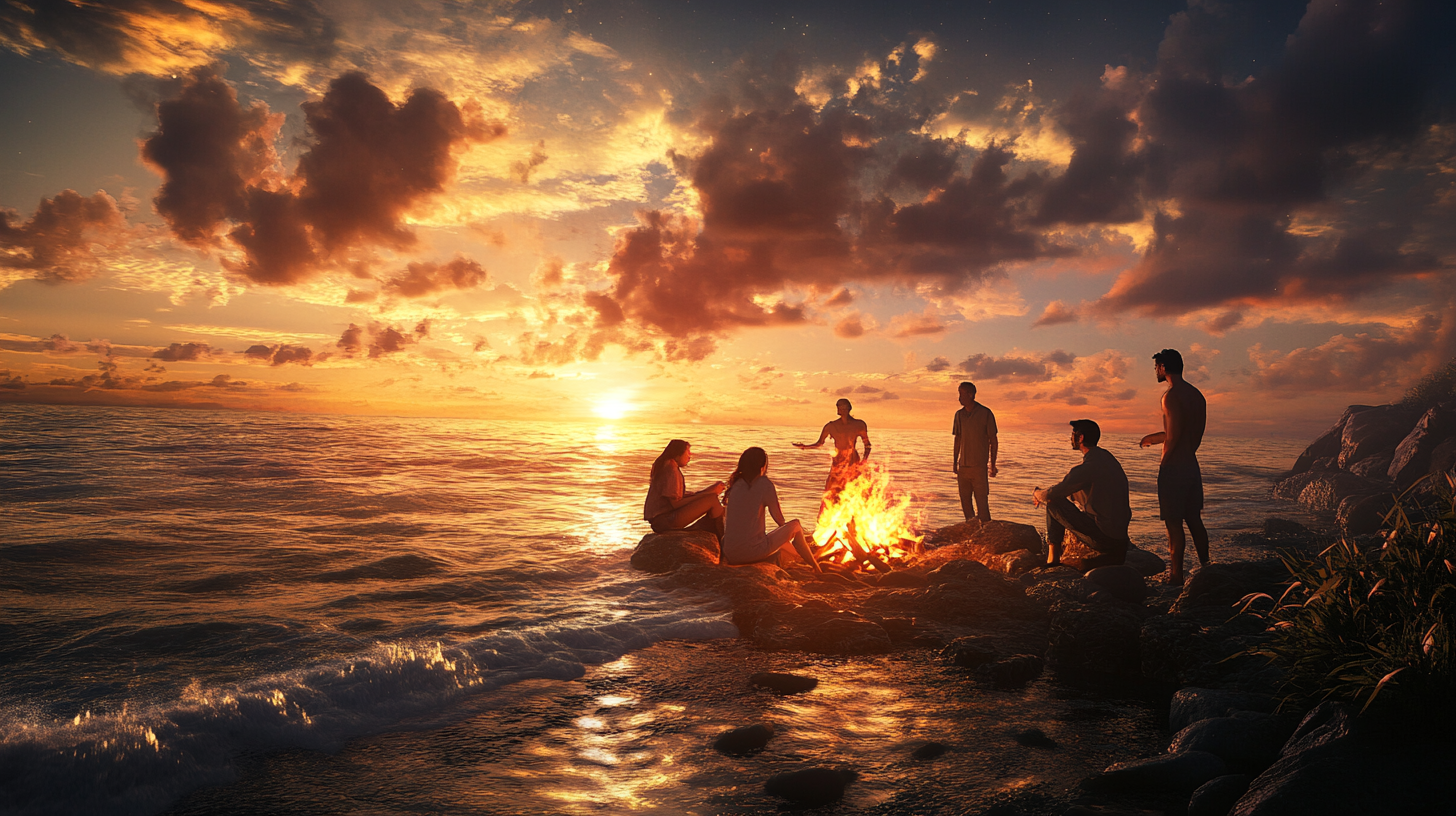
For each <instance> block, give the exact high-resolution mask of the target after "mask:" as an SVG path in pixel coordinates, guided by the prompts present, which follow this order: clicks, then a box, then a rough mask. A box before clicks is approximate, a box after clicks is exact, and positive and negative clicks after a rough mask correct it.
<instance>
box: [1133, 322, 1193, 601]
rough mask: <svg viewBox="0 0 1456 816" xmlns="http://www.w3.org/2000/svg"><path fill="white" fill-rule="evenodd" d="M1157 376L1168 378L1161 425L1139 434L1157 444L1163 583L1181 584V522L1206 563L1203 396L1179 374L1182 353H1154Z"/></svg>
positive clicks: (1165, 351)
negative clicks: (1165, 558)
mask: <svg viewBox="0 0 1456 816" xmlns="http://www.w3.org/2000/svg"><path fill="white" fill-rule="evenodd" d="M1153 371H1154V372H1156V373H1157V375H1158V382H1167V383H1170V385H1169V387H1168V390H1167V391H1165V392H1164V393H1163V400H1162V403H1163V430H1162V432H1161V433H1151V434H1148V435H1147V436H1145V437H1143V440H1142V447H1144V448H1146V447H1148V446H1149V445H1157V444H1161V445H1162V446H1163V458H1162V461H1161V464H1159V465H1158V515H1159V516H1160V517H1161V518H1162V519H1163V525H1164V526H1165V527H1167V528H1168V555H1169V560H1170V561H1171V562H1172V564H1171V565H1170V566H1169V567H1168V583H1169V584H1173V585H1176V586H1182V585H1183V548H1184V543H1185V542H1184V538H1183V525H1184V523H1185V522H1186V523H1187V524H1188V532H1189V533H1191V534H1192V536H1193V546H1194V548H1195V549H1196V550H1197V551H1198V563H1199V565H1200V566H1205V567H1206V566H1208V529H1207V528H1205V527H1204V526H1203V518H1202V514H1203V474H1202V473H1201V472H1200V471H1199V469H1198V445H1199V443H1201V442H1202V441H1203V428H1204V426H1205V425H1206V424H1208V401H1207V400H1205V399H1204V398H1203V393H1202V392H1200V391H1199V390H1198V389H1197V388H1194V387H1193V386H1192V385H1191V384H1189V383H1188V382H1187V381H1186V380H1184V379H1183V355H1181V354H1179V353H1178V352H1177V351H1175V350H1173V349H1163V350H1162V351H1160V352H1158V353H1157V354H1154V355H1153Z"/></svg>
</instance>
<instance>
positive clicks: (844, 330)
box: [834, 312, 865, 340]
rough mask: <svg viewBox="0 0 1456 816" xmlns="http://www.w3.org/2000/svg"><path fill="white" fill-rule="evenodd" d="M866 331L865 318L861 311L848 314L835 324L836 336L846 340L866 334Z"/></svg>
mask: <svg viewBox="0 0 1456 816" xmlns="http://www.w3.org/2000/svg"><path fill="white" fill-rule="evenodd" d="M864 333H865V326H864V320H863V317H862V316H861V315H860V314H859V312H855V313H854V314H852V315H848V316H847V317H845V318H844V319H843V320H840V321H839V322H838V323H835V324H834V336H835V337H840V338H843V339H845V340H852V339H854V338H856V337H862V336H864Z"/></svg>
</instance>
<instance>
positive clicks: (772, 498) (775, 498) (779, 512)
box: [761, 476, 784, 527]
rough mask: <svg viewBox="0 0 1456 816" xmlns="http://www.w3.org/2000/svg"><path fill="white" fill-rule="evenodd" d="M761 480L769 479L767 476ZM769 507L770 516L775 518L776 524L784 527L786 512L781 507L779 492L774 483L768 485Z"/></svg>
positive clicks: (767, 500)
mask: <svg viewBox="0 0 1456 816" xmlns="http://www.w3.org/2000/svg"><path fill="white" fill-rule="evenodd" d="M761 478H764V479H767V478H768V477H767V476H763V477H761ZM765 504H766V505H767V507H768V514H769V515H771V516H773V520H774V524H777V525H778V526H780V527H782V526H784V511H783V509H782V508H780V507H779V491H778V490H777V489H776V488H775V487H774V483H773V482H769V483H768V497H767V499H766V501H765Z"/></svg>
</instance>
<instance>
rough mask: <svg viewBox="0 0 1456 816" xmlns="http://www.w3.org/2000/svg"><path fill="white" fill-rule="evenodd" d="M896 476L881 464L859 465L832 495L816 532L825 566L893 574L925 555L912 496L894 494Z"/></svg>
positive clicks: (828, 495) (816, 544)
mask: <svg viewBox="0 0 1456 816" xmlns="http://www.w3.org/2000/svg"><path fill="white" fill-rule="evenodd" d="M890 481H891V480H890V474H889V472H888V471H887V470H885V468H883V467H881V466H880V464H879V463H877V462H864V463H862V464H858V465H856V466H855V469H854V471H853V475H852V476H851V477H850V478H849V479H848V480H847V481H846V482H845V483H844V486H843V487H842V488H840V490H839V492H838V494H835V493H834V492H833V491H826V492H825V494H824V507H823V509H822V510H820V511H819V520H818V522H817V523H816V524H815V528H814V549H815V553H816V554H817V555H818V557H819V560H820V563H821V564H830V565H833V564H844V565H849V566H853V567H855V568H857V569H875V570H879V571H881V572H889V571H890V570H891V569H893V568H895V567H898V566H900V565H902V564H903V563H904V562H905V560H906V559H908V558H910V557H911V556H913V555H915V554H917V553H919V552H920V542H921V541H923V540H924V538H925V537H924V536H922V535H921V534H920V533H919V532H917V530H916V528H917V526H918V525H917V524H916V519H915V517H914V514H913V513H912V512H911V509H910V504H911V497H910V495H909V494H908V493H903V492H900V491H897V490H895V489H893V487H892V486H891V484H890Z"/></svg>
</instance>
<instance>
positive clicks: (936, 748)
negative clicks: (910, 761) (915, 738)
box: [910, 742, 950, 760]
mask: <svg viewBox="0 0 1456 816" xmlns="http://www.w3.org/2000/svg"><path fill="white" fill-rule="evenodd" d="M949 750H950V746H949V745H946V744H945V743H943V742H927V743H925V744H924V745H922V746H920V747H919V748H916V749H915V750H914V751H912V752H911V753H910V756H911V757H913V758H915V759H921V760H925V759H935V758H936V757H938V756H940V755H942V754H944V753H945V752H946V751H949Z"/></svg>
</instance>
